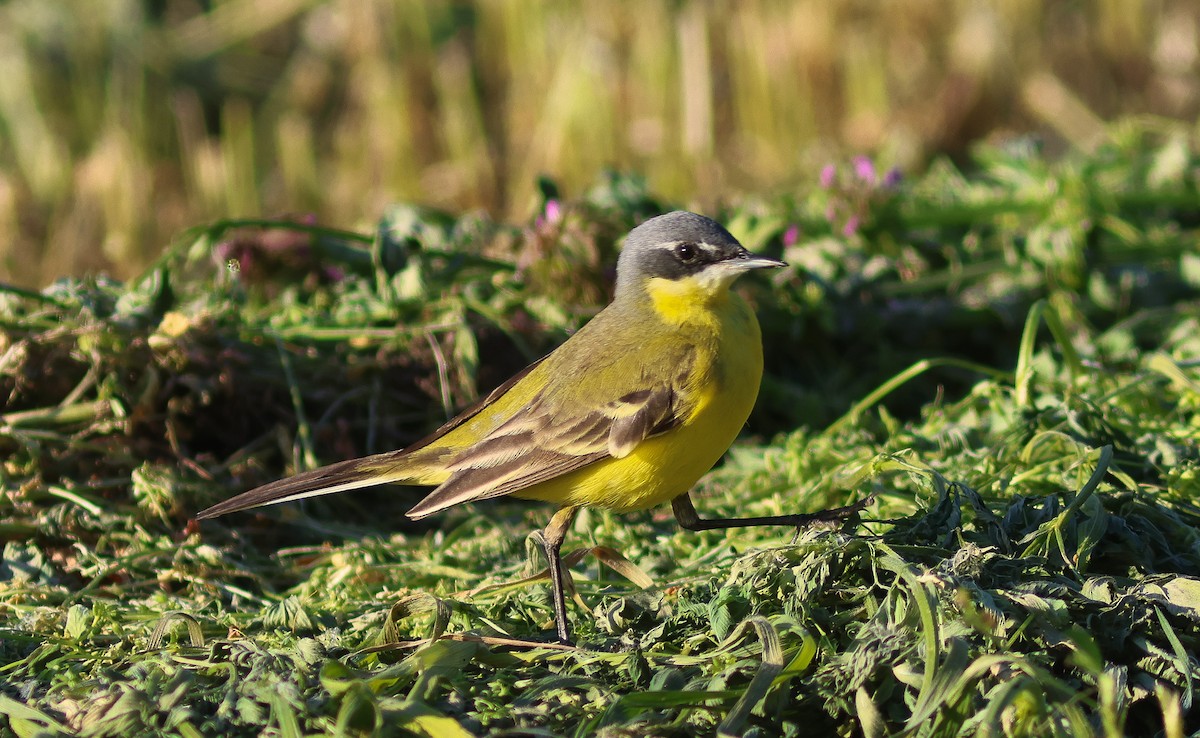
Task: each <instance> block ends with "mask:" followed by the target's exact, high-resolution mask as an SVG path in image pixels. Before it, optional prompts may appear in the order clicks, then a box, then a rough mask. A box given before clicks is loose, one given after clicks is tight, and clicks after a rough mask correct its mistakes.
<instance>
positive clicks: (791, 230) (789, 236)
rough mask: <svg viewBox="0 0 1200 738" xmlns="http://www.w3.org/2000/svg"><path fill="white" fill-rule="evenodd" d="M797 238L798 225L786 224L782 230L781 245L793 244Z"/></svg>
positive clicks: (798, 234)
mask: <svg viewBox="0 0 1200 738" xmlns="http://www.w3.org/2000/svg"><path fill="white" fill-rule="evenodd" d="M799 240H800V226H798V225H791V226H788V229H787V230H786V231H784V232H783V245H784V246H795V245H796V242H797V241H799Z"/></svg>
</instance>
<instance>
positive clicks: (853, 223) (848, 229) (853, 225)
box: [842, 215, 859, 237]
mask: <svg viewBox="0 0 1200 738" xmlns="http://www.w3.org/2000/svg"><path fill="white" fill-rule="evenodd" d="M858 226H859V219H858V216H857V215H851V216H850V217H849V218H847V219H846V225H844V226H842V235H843V236H847V237H849V236H853V235H854V234H855V233H858Z"/></svg>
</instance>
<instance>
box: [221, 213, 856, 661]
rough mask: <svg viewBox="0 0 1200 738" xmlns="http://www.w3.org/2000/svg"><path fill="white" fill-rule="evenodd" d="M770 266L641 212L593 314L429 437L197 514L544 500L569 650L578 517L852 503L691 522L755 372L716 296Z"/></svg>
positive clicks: (684, 219)
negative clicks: (392, 487) (569, 540)
mask: <svg viewBox="0 0 1200 738" xmlns="http://www.w3.org/2000/svg"><path fill="white" fill-rule="evenodd" d="M781 266H785V263H784V262H782V261H779V260H778V259H772V258H768V257H765V256H757V255H755V254H751V253H750V252H749V251H747V250H746V249H745V248H743V247H742V245H741V244H740V243H738V242H737V240H736V239H735V238H734V237H733V236H731V235H730V234H729V232H728V231H726V230H725V229H724V228H723V227H721V225H720V224H718V223H717V222H715V221H713V220H710V219H709V218H705V217H704V216H701V215H696V214H695V213H688V212H682V211H680V212H674V213H668V214H666V215H661V216H658V217H656V218H651V219H650V220H648V221H646V222H645V223H642V224H641V225H640V226H638V227H637V228H635V229H633V231H631V232H630V233H629V236H628V238H627V239H626V241H625V247H624V249H623V251H622V252H621V257H620V259H619V260H618V262H617V286H616V295H615V297H614V298H613V301H612V303H611V304H609V306H608V307H606V308H605V309H604V310H603V311H601V312H600V314H598V315H597V316H596V317H595V318H593V319H592V320H591V321H590V322H589V323H588V324H587V325H585V326H584V327H583V328H581V329H580V330H579V331H578V332H577V333H575V335H573V336H571V338H570V339H568V340H567V341H566V342H565V343H563V344H562V345H561V346H559V347H558V348H557V349H556V350H554V351H553V352H551V353H550V354H549V355H547V356H545V357H544V358H542V359H540V360H539V361H537V362H535V363H533V364H531V365H530V366H529V367H527V368H526V369H524V370H523V371H521V372H520V373H518V374H517V375H516V376H514V377H513V378H512V379H509V380H508V381H507V382H505V383H504V384H502V385H501V386H500V387H497V388H496V389H495V390H493V391H492V393H491V394H489V395H488V396H487V397H485V398H484V399H482V400H481V401H479V402H477V403H475V404H474V405H473V406H471V407H470V408H468V409H467V410H465V411H464V412H463V413H462V414H460V415H459V416H458V417H456V418H454V419H453V420H451V421H450V422H448V423H446V424H445V425H443V426H442V427H441V428H439V429H438V430H437V431H436V432H434V433H433V434H432V435H430V436H429V437H427V438H425V439H423V440H421V441H418V442H417V443H415V444H413V445H412V446H409V447H408V448H405V449H402V450H399V451H391V452H388V453H383V454H377V455H374V456H368V457H366V458H362V459H352V460H350V461H343V462H340V463H337V464H331V465H329V466H325V467H322V468H320V469H314V470H312V471H307V472H303V473H300V474H297V475H295V476H293V477H289V478H287V479H281V480H279V481H276V482H272V483H270V484H266V485H263V486H261V487H258V488H257V489H253V490H250V491H249V492H246V493H244V494H241V495H238V496H236V497H234V498H232V499H229V500H226V501H225V502H222V503H220V504H217V505H214V506H212V507H210V508H208V509H207V510H204V511H203V512H201V513H199V514H198V515H197V517H198V518H201V519H203V518H211V517H215V516H217V515H223V514H225V513H229V512H234V511H236V510H245V509H246V508H251V507H258V506H260V505H270V504H275V503H278V502H287V501H288V500H299V499H302V498H305V497H314V496H316V495H326V494H331V493H334V492H344V491H346V490H351V489H358V488H360V487H369V486H373V485H377V484H387V483H399V484H415V485H436V489H434V490H433V491H432V492H430V493H429V495H428V496H427V497H425V499H423V500H421V502H419V503H418V504H417V505H416V507H414V508H412V509H411V510H409V511H408V517H410V518H414V519H416V518H423V517H425V516H427V515H432V514H433V513H436V512H439V511H441V510H445V509H446V508H448V507H451V506H453V505H459V504H462V503H464V502H475V501H477V500H486V499H490V498H493V497H502V496H504V495H513V496H514V497H521V498H529V499H535V500H545V501H547V502H553V503H556V504H558V505H560V509H559V510H558V512H556V513H555V514H554V516H553V517H552V518H551V520H550V523H549V525H548V526H547V527H546V530H545V534H544V544H545V550H546V558H547V560H548V561H549V565H550V566H549V570H550V580H551V587H552V590H553V592H552V594H553V598H554V615H555V619H556V621H557V626H558V638H559V640H560V641H561V642H563V643H570V630H569V628H568V626H567V614H566V600H565V597H564V595H563V569H562V558H561V555H560V549H561V547H562V543H563V539H564V537H565V536H566V533H567V528H569V527H570V524H571V521H572V520H573V519H574V516H575V513H576V512H577V511H578V510H579V508H580V507H583V506H590V507H603V508H608V509H610V510H617V511H629V510H640V509H644V508H648V507H652V506H654V505H659V504H661V503H663V502H666V501H668V500H670V502H671V508H672V510H673V511H674V513H675V517H676V519H677V520H678V521H679V524H680V525H681V526H683V527H684V528H687V529H688V530H707V529H713V528H732V527H737V526H745V525H788V526H801V525H805V524H808V523H811V522H814V521H817V520H836V519H840V518H842V517H845V516H847V515H849V514H851V513H853V512H854V511H856V510H859V509H861V508H862V506H863V505H864V504H865V503H866V502H867V500H864V501H862V502H860V503H857V504H855V505H851V506H848V507H844V508H837V509H835V510H828V511H824V512H820V513H812V514H798V515H777V516H770V517H759V518H733V519H721V520H702V519H700V517H699V516H698V515H697V514H696V509H695V507H693V506H692V501H691V498H690V497H689V496H688V491H689V490H690V489H691V487H692V485H693V484H695V483H696V481H697V480H698V479H699V478H700V477H701V475H703V474H704V473H705V472H707V471H708V470H709V469H711V468H712V466H713V465H714V464H715V463H717V460H718V459H720V458H721V455H722V454H724V453H725V451H726V449H728V448H729V446H730V444H732V443H733V440H734V438H736V437H737V435H738V432H739V431H740V430H741V428H742V425H743V424H744V423H745V422H746V418H747V417H748V416H749V415H750V410H751V408H752V407H753V406H754V400H755V398H756V397H757V396H758V385H759V381H760V380H761V378H762V368H763V358H762V338H761V334H760V332H759V327H758V320H757V319H756V318H755V317H754V312H753V311H752V310H751V309H750V307H749V305H747V304H746V302H745V301H744V300H742V299H741V298H740V297H739V296H738V295H736V294H734V293H733V292H731V291H730V289H729V287H730V285H731V284H732V283H733V280H734V279H736V278H737V277H738V276H739V275H741V274H742V273H744V272H747V271H749V270H751V269H763V268H772V267H781Z"/></svg>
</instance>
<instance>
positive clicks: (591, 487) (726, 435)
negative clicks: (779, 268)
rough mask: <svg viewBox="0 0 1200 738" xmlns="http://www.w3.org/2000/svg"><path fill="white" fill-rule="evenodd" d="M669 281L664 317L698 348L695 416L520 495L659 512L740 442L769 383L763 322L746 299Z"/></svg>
mask: <svg viewBox="0 0 1200 738" xmlns="http://www.w3.org/2000/svg"><path fill="white" fill-rule="evenodd" d="M668 284H669V285H672V286H671V287H670V288H669V289H666V290H659V291H657V292H654V291H652V292H651V295H652V297H654V298H655V299H654V303H655V305H654V307H655V310H656V312H657V313H658V315H659V316H660V317H662V318H663V319H664V320H665V321H666V322H668V323H677V325H675V326H673V328H674V329H675V330H677V331H679V339H680V340H685V341H689V342H691V343H692V344H693V347H694V349H695V352H696V353H695V356H696V362H695V367H694V368H693V371H692V373H691V376H690V377H689V380H688V382H687V385H688V386H687V391H688V393H689V399H690V400H691V404H692V405H693V410H692V412H691V414H690V415H689V416H688V417H687V418H686V419H685V420H684V421H683V422H682V423H681V424H680V425H679V426H677V427H675V428H674V429H672V430H670V431H668V432H667V433H664V434H662V435H659V436H655V437H653V438H650V439H647V440H645V441H643V442H642V443H640V444H639V445H638V446H637V447H636V448H635V449H634V450H633V451H632V452H631V453H630V454H629V455H628V456H625V457H623V458H620V459H606V460H604V461H600V462H597V463H595V464H592V465H590V466H587V467H584V468H582V469H579V470H577V471H575V472H571V473H570V474H566V475H564V476H561V477H558V478H556V479H552V480H548V481H546V482H543V483H542V484H539V485H536V486H534V487H530V488H528V489H526V490H523V491H521V492H518V493H516V496H518V497H526V498H531V499H537V500H546V501H551V502H557V503H559V504H562V505H585V506H589V507H603V508H608V509H612V510H617V511H628V510H640V509H644V508H648V507H653V506H655V505H659V504H662V503H664V502H666V501H668V500H670V499H672V498H674V497H677V496H679V495H681V494H683V493H684V492H687V491H688V490H689V489H691V487H692V486H693V485H694V484H695V483H696V481H697V480H699V479H700V477H701V476H703V475H704V473H705V472H707V471H708V470H709V469H711V468H712V467H713V465H714V464H716V463H717V461H718V460H720V458H721V456H722V454H724V453H725V451H726V450H727V449H728V448H729V446H730V445H731V444H732V443H733V441H734V439H736V438H737V435H738V433H739V432H740V431H741V429H742V426H743V425H744V424H745V422H746V418H747V417H749V415H750V411H751V409H752V408H753V407H754V401H755V399H756V398H757V396H758V387H759V382H760V381H761V379H762V338H761V335H760V332H759V327H758V321H757V320H756V319H755V317H754V313H753V311H752V310H751V309H750V307H749V306H748V305H747V304H746V303H745V301H744V300H742V299H741V298H740V297H738V296H737V295H733V294H731V293H729V292H727V291H725V290H721V293H722V294H720V295H718V297H719V298H720V299H716V300H713V299H710V298H711V297H712V295H710V294H701V295H698V294H695V293H693V294H687V293H686V292H685V291H683V290H680V289H677V288H676V287H675V285H677V283H668ZM698 299H703V300H704V302H703V304H698V303H697V300H698Z"/></svg>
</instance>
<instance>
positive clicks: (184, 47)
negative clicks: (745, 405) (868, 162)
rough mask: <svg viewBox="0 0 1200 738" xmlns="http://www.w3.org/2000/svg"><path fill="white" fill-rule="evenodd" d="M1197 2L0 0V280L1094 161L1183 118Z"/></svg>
mask: <svg viewBox="0 0 1200 738" xmlns="http://www.w3.org/2000/svg"><path fill="white" fill-rule="evenodd" d="M1198 39H1200V8H1198V6H1197V3H1196V2H1195V0H1157V1H1147V2H1126V1H1125V0H1096V1H1094V2H1067V1H1065V0H1064V1H1059V2H1035V1H1034V0H885V1H882V2H873V1H867V0H808V1H804V0H800V1H786V2H785V1H782V0H746V1H744V2H738V3H732V2H716V1H706V0H658V1H649V2H648V1H646V0H639V1H636V2H635V1H633V0H629V1H616V0H614V1H613V2H584V1H583V0H554V1H550V0H542V1H534V0H530V1H527V2H495V1H493V2H487V1H485V0H479V1H476V2H469V1H464V2H455V3H427V2H415V1H406V0H223V1H213V2H199V1H196V0H141V1H137V0H63V1H61V2H55V3H47V2H44V0H9V1H8V2H5V3H3V4H0V279H2V280H3V281H6V282H10V283H15V284H18V285H27V286H40V285H42V284H45V283H47V282H48V281H51V280H53V279H55V278H56V277H59V276H63V275H68V274H83V273H91V272H96V271H100V270H105V271H107V272H109V273H111V274H113V275H115V276H117V277H122V278H125V277H129V276H131V275H134V274H137V273H138V272H139V271H140V270H141V269H142V268H144V267H145V266H146V265H147V264H148V263H149V262H150V261H151V260H153V258H154V257H155V256H156V255H157V254H158V253H159V252H160V251H161V250H162V249H163V248H164V247H165V246H166V245H167V244H168V243H169V241H170V239H171V238H172V237H173V236H174V235H176V234H178V233H179V232H180V231H181V230H183V229H184V228H187V227H189V226H193V225H197V224H201V223H204V222H207V221H210V220H213V219H217V218H225V217H256V216H266V217H279V216H287V215H292V216H296V217H300V216H309V217H313V218H315V220H316V221H317V222H320V223H322V224H325V225H330V226H340V227H349V228H360V229H361V228H365V229H369V228H370V227H371V224H373V223H374V222H375V221H376V220H377V219H378V218H379V216H380V214H381V212H382V211H383V210H384V208H385V206H386V205H387V204H389V203H392V202H396V201H407V202H415V203H421V204H426V205H431V206H435V207H439V208H447V209H452V210H455V211H462V210H474V209H481V210H484V211H487V212H489V213H490V214H492V215H493V216H494V217H497V218H502V219H528V218H530V217H531V216H532V215H533V213H534V210H535V209H536V208H537V206H538V202H539V201H538V193H537V178H538V177H539V176H540V175H548V176H550V177H552V178H553V179H554V180H556V181H557V182H558V183H559V185H560V186H561V188H562V193H563V195H564V196H566V197H572V196H574V195H577V194H578V193H579V192H580V191H581V190H583V189H584V188H586V187H587V186H589V185H590V184H591V183H593V182H595V181H596V180H597V178H598V177H599V175H600V173H601V172H602V171H603V170H604V169H606V168H613V169H618V170H626V171H636V172H640V173H642V174H644V175H645V176H646V178H647V179H648V181H649V185H650V189H651V190H652V191H654V192H656V193H658V194H661V195H663V196H664V197H666V198H669V199H672V200H674V201H676V202H678V203H680V204H685V205H691V206H693V207H697V208H701V209H710V208H712V207H713V206H714V205H715V204H717V203H720V202H727V201H730V200H732V199H736V198H738V197H740V196H742V195H744V194H746V193H757V194H770V193H774V194H776V195H778V194H780V193H783V194H785V195H786V194H787V193H800V192H803V191H805V189H806V188H809V187H811V186H813V185H814V184H815V182H816V178H817V173H818V171H819V169H820V168H821V166H823V165H824V164H825V163H827V162H830V161H834V160H843V159H845V158H846V157H848V156H850V155H851V154H858V153H863V154H868V155H870V156H873V157H875V158H876V159H877V160H878V161H879V162H880V163H881V164H882V165H883V166H899V167H901V168H902V169H904V170H907V171H918V170H920V169H921V168H922V167H923V166H924V165H925V164H926V163H927V162H928V161H930V159H931V158H933V157H936V156H939V155H948V156H950V157H952V158H955V159H956V160H959V161H962V160H963V159H964V157H965V156H966V154H967V153H968V152H969V150H970V148H971V146H972V144H973V142H976V141H980V140H996V139H998V138H1003V137H1008V136H1012V135H1016V134H1025V133H1034V134H1037V135H1038V136H1039V137H1040V138H1041V140H1042V141H1044V143H1045V145H1046V146H1047V147H1048V148H1051V150H1054V149H1064V148H1072V147H1073V148H1083V149H1086V148H1089V147H1092V146H1095V145H1096V144H1097V143H1099V142H1100V141H1101V140H1102V138H1103V136H1104V135H1105V132H1104V128H1103V122H1104V121H1106V120H1111V119H1115V118H1119V117H1123V116H1128V115H1145V114H1155V115H1161V116H1166V117H1170V118H1175V119H1182V120H1186V121H1194V120H1196V117H1197V114H1198V111H1200V61H1198V57H1200V53H1198V47H1200V41H1198Z"/></svg>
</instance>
